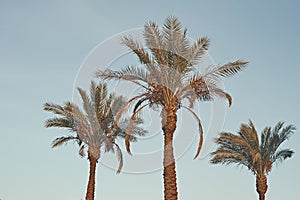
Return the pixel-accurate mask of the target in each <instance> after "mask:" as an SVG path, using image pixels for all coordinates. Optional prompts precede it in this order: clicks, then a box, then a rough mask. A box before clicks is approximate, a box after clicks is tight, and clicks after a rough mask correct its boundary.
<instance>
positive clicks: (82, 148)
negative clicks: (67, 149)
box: [78, 144, 86, 158]
mask: <svg viewBox="0 0 300 200" xmlns="http://www.w3.org/2000/svg"><path fill="white" fill-rule="evenodd" d="M85 148H86V146H85V145H84V144H82V145H81V146H80V148H79V151H78V153H79V155H80V156H81V157H82V158H83V157H84V156H85Z"/></svg>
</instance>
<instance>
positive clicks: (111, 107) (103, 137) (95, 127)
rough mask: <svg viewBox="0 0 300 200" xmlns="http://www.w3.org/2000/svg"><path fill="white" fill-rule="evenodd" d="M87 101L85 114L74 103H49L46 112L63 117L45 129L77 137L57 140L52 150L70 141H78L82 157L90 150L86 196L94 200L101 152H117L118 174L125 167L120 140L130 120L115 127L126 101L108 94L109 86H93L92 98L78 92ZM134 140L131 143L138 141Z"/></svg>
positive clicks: (51, 119)
mask: <svg viewBox="0 0 300 200" xmlns="http://www.w3.org/2000/svg"><path fill="white" fill-rule="evenodd" d="M78 91H79V93H80V95H81V98H82V100H83V108H84V112H83V111H82V110H81V109H80V108H79V107H78V106H77V105H76V104H74V103H71V102H66V103H65V104H64V105H62V106H61V105H58V104H53V103H45V104H44V110H45V111H49V112H52V113H54V114H57V115H59V116H60V117H54V118H50V119H48V120H47V121H46V123H45V127H47V128H48V127H60V128H66V129H68V130H69V131H71V132H73V133H75V135H68V136H62V137H59V138H56V139H55V140H54V141H53V143H52V147H58V146H61V145H63V144H66V143H67V142H69V141H75V142H76V143H78V145H79V155H80V156H82V157H83V156H85V149H87V158H88V160H89V163H90V172H89V181H88V186H87V192H86V200H93V199H94V191H95V175H96V165H97V162H98V160H99V159H100V155H101V149H102V147H103V148H104V151H105V152H109V151H112V152H116V154H117V158H118V160H119V167H118V170H117V173H119V172H120V170H121V169H122V166H123V159H122V152H121V149H120V147H119V146H118V144H117V143H115V138H116V137H119V136H120V137H124V136H125V131H126V127H127V126H128V122H129V121H128V120H127V121H126V120H124V121H123V122H122V123H120V124H119V126H118V127H113V124H114V119H115V116H116V113H117V112H118V111H119V109H120V108H121V107H122V104H123V103H124V101H125V100H124V99H123V97H121V96H115V95H114V94H108V92H107V86H106V84H103V83H99V84H98V85H96V84H95V83H94V82H91V86H90V97H89V96H88V95H87V94H86V91H85V90H83V89H81V88H78ZM138 123H140V121H136V122H135V124H134V131H133V133H134V134H139V135H143V134H145V131H144V130H143V129H141V128H139V127H138V126H137V125H138ZM135 139H136V138H135V137H134V136H132V137H131V138H130V140H135Z"/></svg>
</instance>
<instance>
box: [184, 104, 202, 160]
mask: <svg viewBox="0 0 300 200" xmlns="http://www.w3.org/2000/svg"><path fill="white" fill-rule="evenodd" d="M182 107H183V108H185V109H187V110H188V111H190V112H191V113H192V114H193V116H194V117H195V119H196V120H197V123H198V128H199V136H200V137H199V142H198V148H197V152H196V155H195V156H194V160H195V159H196V158H197V157H198V156H199V154H200V151H201V148H202V145H203V127H202V123H201V120H200V118H199V116H198V115H197V114H196V113H195V112H194V111H193V110H192V109H191V108H189V107H186V106H182Z"/></svg>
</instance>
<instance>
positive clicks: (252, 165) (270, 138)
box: [211, 121, 296, 199]
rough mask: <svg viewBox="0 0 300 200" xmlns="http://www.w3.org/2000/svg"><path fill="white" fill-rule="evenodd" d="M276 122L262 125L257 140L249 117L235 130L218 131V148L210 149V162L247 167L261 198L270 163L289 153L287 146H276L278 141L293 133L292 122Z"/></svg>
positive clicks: (277, 161)
mask: <svg viewBox="0 0 300 200" xmlns="http://www.w3.org/2000/svg"><path fill="white" fill-rule="evenodd" d="M283 125H284V123H283V122H278V123H277V124H276V126H275V127H274V128H273V129H272V128H271V127H266V128H265V129H264V130H263V131H262V133H261V137H260V140H259V137H258V134H257V131H256V129H255V127H254V125H253V123H252V122H251V121H250V122H249V124H248V125H247V124H242V125H241V127H240V130H239V132H238V134H233V133H228V132H222V133H221V134H220V136H219V137H218V138H217V139H216V140H215V142H216V144H218V149H217V150H216V151H214V152H212V153H211V155H212V156H213V157H212V159H211V163H212V164H237V165H242V166H245V167H247V168H248V169H249V170H251V171H252V172H253V174H254V175H256V177H257V192H258V193H259V195H260V199H264V195H265V193H266V191H267V187H268V186H267V178H266V175H268V173H269V172H270V171H271V170H272V166H273V164H274V163H277V164H279V163H281V162H282V161H284V160H285V159H287V158H290V157H292V155H293V153H294V152H293V151H292V150H291V149H280V148H279V147H280V145H281V144H282V143H283V142H284V141H286V140H288V139H289V137H290V136H291V135H292V134H293V133H294V131H295V129H296V128H295V126H294V125H288V126H286V127H283Z"/></svg>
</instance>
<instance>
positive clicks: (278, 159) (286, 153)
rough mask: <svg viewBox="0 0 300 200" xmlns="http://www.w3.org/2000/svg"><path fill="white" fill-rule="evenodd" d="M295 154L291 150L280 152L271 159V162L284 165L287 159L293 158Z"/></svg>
mask: <svg viewBox="0 0 300 200" xmlns="http://www.w3.org/2000/svg"><path fill="white" fill-rule="evenodd" d="M293 154H294V151H293V150H291V149H283V150H280V151H278V152H276V153H275V154H274V155H273V156H272V157H271V162H272V163H274V162H276V163H277V164H279V163H282V162H283V161H284V160H285V159H287V158H291V157H292V156H293Z"/></svg>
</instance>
